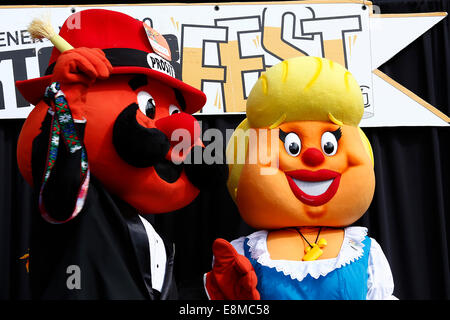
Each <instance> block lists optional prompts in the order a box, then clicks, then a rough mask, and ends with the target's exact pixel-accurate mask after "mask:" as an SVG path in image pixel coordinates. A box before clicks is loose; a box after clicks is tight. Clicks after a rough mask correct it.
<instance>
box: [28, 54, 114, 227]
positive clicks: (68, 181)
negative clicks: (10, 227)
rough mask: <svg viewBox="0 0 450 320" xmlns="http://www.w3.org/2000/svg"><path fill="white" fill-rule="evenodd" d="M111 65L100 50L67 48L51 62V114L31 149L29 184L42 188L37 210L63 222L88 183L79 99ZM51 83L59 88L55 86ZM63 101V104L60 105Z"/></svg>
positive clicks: (74, 212)
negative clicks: (30, 181) (54, 62)
mask: <svg viewBox="0 0 450 320" xmlns="http://www.w3.org/2000/svg"><path fill="white" fill-rule="evenodd" d="M111 70H112V67H111V64H110V63H109V61H108V60H106V58H105V57H104V54H103V52H102V51H101V50H99V49H88V48H77V49H72V50H68V51H65V52H63V53H62V54H61V55H60V56H59V58H58V60H57V62H56V64H55V68H54V71H53V76H52V83H53V85H52V86H51V87H52V89H53V90H50V89H48V90H47V99H46V100H47V103H48V104H49V106H50V108H49V113H48V114H47V115H46V117H45V119H44V121H43V122H42V126H41V133H40V134H39V135H38V136H37V137H36V138H35V140H34V141H33V149H32V163H33V164H32V166H33V168H32V170H33V180H34V181H33V183H34V185H35V186H36V187H37V188H39V191H40V192H39V209H40V211H41V214H42V216H43V217H44V219H46V220H47V221H49V222H52V223H62V222H66V221H68V220H70V219H72V218H74V217H75V216H76V215H77V214H78V212H79V211H80V210H81V208H82V207H83V204H84V200H85V197H86V193H87V186H88V184H89V170H88V168H87V154H86V150H85V148H84V144H83V137H84V128H85V124H86V120H85V118H84V112H83V104H84V101H85V97H86V93H87V89H88V88H89V86H90V85H91V84H92V83H93V82H94V81H95V79H97V78H101V79H104V78H106V77H108V76H109V73H110V71H111ZM54 83H58V84H59V86H60V88H59V89H61V90H57V89H55V88H56V86H55V84H54ZM64 103H67V106H65V107H62V108H59V109H58V107H57V106H60V107H61V106H63V105H64ZM57 110H59V111H57ZM61 110H62V111H61ZM55 131H56V132H58V134H55V133H54V132H55Z"/></svg>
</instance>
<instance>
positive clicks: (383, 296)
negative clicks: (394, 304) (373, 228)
mask: <svg viewBox="0 0 450 320" xmlns="http://www.w3.org/2000/svg"><path fill="white" fill-rule="evenodd" d="M371 240H372V241H371V247H370V255H369V266H368V270H367V272H368V275H369V277H368V280H367V288H368V290H367V296H366V298H367V300H397V298H396V297H395V296H394V295H393V292H394V279H393V277H392V272H391V268H390V266H389V262H388V261H387V259H386V256H385V255H384V253H383V250H382V249H381V247H380V245H379V244H378V242H377V241H376V240H375V239H371Z"/></svg>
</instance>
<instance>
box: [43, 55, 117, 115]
mask: <svg viewBox="0 0 450 320" xmlns="http://www.w3.org/2000/svg"><path fill="white" fill-rule="evenodd" d="M111 71H112V66H111V63H110V62H109V61H108V59H106V57H105V54H104V53H103V51H102V50H100V49H98V48H83V47H82V48H75V49H71V50H67V51H64V52H63V53H61V55H60V56H59V57H58V59H57V60H56V64H55V68H54V69H53V75H52V82H54V81H58V82H59V83H60V85H61V90H62V91H63V92H64V94H65V96H66V99H67V102H68V103H69V107H70V110H71V111H72V115H73V117H74V119H78V120H83V119H84V112H83V109H84V107H83V106H84V103H85V102H86V93H87V90H88V88H89V86H90V85H92V84H93V83H94V82H95V80H97V79H107V78H108V77H109V75H110V73H111Z"/></svg>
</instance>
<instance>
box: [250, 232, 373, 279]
mask: <svg viewBox="0 0 450 320" xmlns="http://www.w3.org/2000/svg"><path fill="white" fill-rule="evenodd" d="M267 234H268V231H267V230H260V231H256V232H254V233H252V234H250V235H249V236H247V238H248V242H247V243H248V246H249V252H250V256H251V257H252V258H253V259H255V260H256V261H258V262H259V263H260V264H262V265H264V266H267V267H269V268H275V269H276V270H277V271H278V272H283V274H284V275H286V276H290V277H291V278H292V279H297V280H298V281H302V280H303V279H304V278H305V277H306V276H307V275H308V274H309V275H311V277H313V278H314V279H317V278H319V277H320V276H326V275H327V274H328V273H330V272H331V271H333V270H335V269H339V268H340V267H342V266H345V265H347V264H350V263H351V262H354V261H356V260H358V259H359V258H361V257H362V256H363V254H364V251H363V247H364V244H363V243H362V242H363V240H364V238H365V236H366V235H367V228H364V227H347V228H345V229H344V240H343V242H342V246H341V250H340V251H339V255H338V256H337V257H336V258H332V259H323V260H315V261H292V260H272V259H271V258H270V254H269V250H268V249H267Z"/></svg>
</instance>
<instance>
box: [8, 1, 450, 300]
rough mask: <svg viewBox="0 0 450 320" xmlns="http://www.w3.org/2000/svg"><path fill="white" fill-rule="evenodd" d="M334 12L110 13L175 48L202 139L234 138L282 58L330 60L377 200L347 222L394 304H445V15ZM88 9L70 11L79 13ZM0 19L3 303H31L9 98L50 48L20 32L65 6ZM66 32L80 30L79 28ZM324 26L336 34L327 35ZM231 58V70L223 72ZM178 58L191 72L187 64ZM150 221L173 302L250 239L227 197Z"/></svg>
mask: <svg viewBox="0 0 450 320" xmlns="http://www.w3.org/2000/svg"><path fill="white" fill-rule="evenodd" d="M338 2H339V1H330V3H327V4H323V3H320V4H319V3H317V2H312V1H311V2H306V1H304V2H289V3H279V2H276V3H275V2H273V3H250V4H245V5H239V6H234V7H233V4H229V5H221V4H219V6H218V7H216V4H213V3H210V4H202V5H192V6H191V5H183V6H181V7H180V8H179V9H177V10H175V9H174V8H175V7H172V6H166V5H162V4H159V5H152V6H135V7H128V6H123V7H111V8H112V9H115V10H120V11H123V12H125V13H128V14H131V15H133V16H135V17H136V18H137V19H140V20H142V21H145V22H147V23H149V24H150V25H153V27H155V28H156V29H157V30H160V32H161V33H163V34H164V35H165V37H166V39H167V40H168V41H169V43H171V46H172V48H173V49H174V50H173V56H172V60H174V62H176V63H179V66H178V69H177V70H178V71H177V72H178V73H177V75H178V76H179V77H181V78H182V79H183V80H184V81H186V82H189V83H191V84H193V85H196V86H201V88H202V89H203V90H205V91H206V92H207V94H208V103H207V106H206V107H205V108H204V110H203V113H204V114H199V115H197V116H196V117H197V118H198V119H199V120H201V121H202V124H203V125H202V129H203V130H206V129H208V128H210V127H214V128H219V129H220V130H222V131H223V132H225V130H226V129H230V128H231V129H233V128H235V127H236V126H237V124H238V123H239V122H240V121H241V120H242V119H243V117H244V116H243V115H242V114H239V113H236V112H238V111H242V109H241V110H239V108H242V103H243V102H242V100H245V94H247V93H248V90H249V84H250V83H251V81H254V80H255V79H256V77H257V74H259V72H261V71H263V70H264V69H265V68H267V67H268V66H270V65H272V64H274V63H276V62H277V61H279V59H283V58H287V57H290V56H293V55H295V54H300V55H301V54H316V55H320V56H326V57H329V58H333V57H334V59H338V60H339V59H340V60H339V61H341V62H343V63H344V64H345V65H346V66H347V67H349V68H350V70H351V71H352V72H354V73H355V75H356V76H357V79H358V81H362V82H361V84H362V85H364V86H367V88H365V87H362V88H361V89H362V90H363V93H364V94H365V97H366V101H365V102H366V115H365V119H364V120H363V124H365V126H366V128H365V132H366V133H367V135H368V137H369V139H370V141H371V143H372V146H373V149H374V156H375V174H376V179H377V184H376V190H375V196H374V201H373V203H372V205H371V206H370V208H369V210H368V212H367V213H366V215H364V216H363V218H362V219H361V220H360V221H358V222H357V223H356V224H357V225H363V226H367V227H368V228H369V235H370V236H372V237H374V238H376V239H377V240H378V242H380V244H381V246H382V248H383V250H384V252H385V254H386V256H387V258H388V260H389V262H390V264H391V268H392V271H393V275H394V281H395V291H394V294H395V295H396V296H397V297H399V298H400V299H448V298H450V271H449V270H450V266H449V250H448V248H449V237H448V234H449V232H450V228H449V219H448V215H449V213H450V197H449V194H450V185H449V183H450V167H449V163H450V151H449V144H450V128H449V127H448V117H447V115H449V114H450V107H449V106H450V79H449V77H450V44H449V39H450V36H449V35H450V25H449V22H448V19H447V18H445V15H444V14H442V13H440V12H448V11H449V9H450V8H449V2H448V1H445V0H429V1H426V2H425V1H419V0H408V1H407V0H404V1H394V0H379V1H374V2H373V3H374V4H375V5H376V6H377V7H374V8H370V7H369V6H366V9H364V8H363V4H362V3H354V2H352V1H345V2H346V3H344V4H342V3H341V4H338ZM342 2H344V1H342ZM366 4H368V2H366ZM368 7H369V8H368ZM86 8H87V7H74V9H75V12H77V11H79V10H83V9H86ZM104 8H110V7H104ZM237 8H238V9H237ZM330 8H333V9H330ZM372 9H375V10H376V12H372ZM0 10H1V11H0V13H1V19H0V52H1V53H0V55H1V62H0V69H1V71H0V81H1V85H2V87H1V90H0V92H1V93H2V95H1V96H0V117H2V118H4V119H2V120H0V155H1V156H0V179H1V183H0V212H1V213H0V298H2V299H26V298H29V297H30V292H29V288H28V278H27V277H28V274H27V253H28V247H29V234H30V230H31V228H32V226H31V225H30V216H31V215H32V214H38V213H37V212H36V211H34V208H32V206H31V203H32V200H31V190H30V188H29V187H28V186H27V185H26V183H25V182H24V180H23V178H22V177H21V176H20V174H19V172H18V169H17V164H16V155H15V152H16V144H17V137H18V135H19V132H20V128H21V126H22V124H23V119H17V118H23V117H25V116H26V114H27V113H28V112H29V110H30V109H31V106H28V105H27V104H26V103H24V102H23V100H22V101H21V98H20V96H18V95H16V91H15V88H14V86H13V78H14V79H15V80H18V79H25V78H32V77H36V76H39V75H40V74H41V73H42V72H43V70H45V68H46V63H47V62H46V59H48V58H44V57H48V55H49V50H50V49H49V44H48V43H46V42H45V41H44V42H42V43H40V42H39V43H32V42H31V40H30V38H29V37H27V33H26V31H24V30H25V27H26V25H27V23H28V22H29V20H30V19H31V18H32V17H34V16H39V15H41V14H42V13H43V12H44V13H45V12H50V13H51V15H52V20H53V22H54V25H55V28H57V27H58V26H59V25H61V23H62V22H63V20H64V19H65V18H66V17H67V16H68V15H69V14H71V12H72V8H71V7H50V8H23V9H12V8H5V7H2V8H1V9H0ZM4 10H7V11H4ZM4 12H8V14H4ZM154 12H158V14H154ZM10 13H11V15H10ZM13 13H14V14H13ZM150 13H152V14H150ZM417 13H419V14H417ZM405 14H407V15H405ZM186 17H188V18H186ZM337 22H342V23H343V22H345V24H346V25H345V26H344V24H336V23H337ZM73 23H74V27H76V25H77V20H76V19H74V21H73ZM79 23H82V21H79ZM333 23H334V24H333ZM331 25H333V26H334V28H335V29H336V30H339V32H340V33H339V32H338V33H331V32H328V31H325V30H331V29H327V28H330V27H329V26H331ZM433 25H434V26H433ZM386 26H387V28H386ZM428 29H429V31H427V30H428ZM336 30H335V31H336ZM350 30H351V31H350ZM386 30H387V32H386ZM416 38H417V39H416ZM200 39H202V40H201V41H200ZM414 39H416V40H414ZM269 40H270V41H269ZM333 40H334V42H333ZM8 41H9V44H8ZM409 43H410V44H409ZM187 44H188V45H187ZM307 44H308V45H307ZM374 44H377V45H376V46H375V48H374ZM177 48H178V50H177ZM200 48H202V49H201V50H200ZM368 48H369V49H368ZM365 50H370V51H368V52H367V51H365ZM237 52H238V53H239V55H238V57H239V59H238V60H236V61H237V62H232V61H230V57H232V56H234V57H237ZM339 52H340V54H338V53H339ZM365 52H366V53H365ZM364 55H366V56H364ZM41 56H42V58H41ZM188 57H191V59H194V57H195V61H189V62H186V60H185V59H187V58H188ZM199 57H202V59H201V60H200V61H201V64H200V62H199V60H197V59H198V58H199ZM356 57H359V58H358V59H357V58H356ZM246 59H247V60H246ZM364 61H365V62H364ZM191 63H198V66H197V69H195V70H190V69H189V68H191V67H190V66H189V64H191ZM356 66H359V67H356ZM230 67H231V68H230ZM186 70H188V71H186ZM247 71H248V72H247ZM236 74H240V75H241V76H240V78H239V79H238V80H239V81H233V80H231V82H230V83H229V82H228V81H229V80H230V79H232V77H236ZM221 77H222V78H221ZM230 77H231V78H230ZM236 79H237V78H236ZM207 80H209V81H207ZM235 82H237V84H236V85H237V88H241V89H239V90H240V91H239V90H238V89H235V87H234V84H235ZM231 83H233V87H232V88H233V89H230V84H231ZM379 88H381V89H379ZM236 90H238V91H236ZM379 90H381V91H379ZM378 92H384V94H379V93H378ZM419 97H420V98H419ZM229 99H232V100H229ZM239 101H241V102H240V103H239ZM380 101H384V102H383V103H381V102H380ZM2 102H3V103H2ZM238 106H240V107H238ZM406 106H408V107H407V109H402V108H403V107H406ZM433 106H434V107H433ZM233 108H235V109H233ZM236 108H237V109H236ZM383 109H384V111H383ZM235 111H236V112H235ZM397 111H399V112H397ZM416 111H417V112H416ZM223 112H226V114H221V115H217V113H223ZM208 113H209V114H208ZM212 113H213V114H212ZM370 113H372V115H371V114H370ZM376 119H380V122H377V121H378V120H377V121H375V120H376ZM380 125H383V126H389V127H379V126H380ZM416 125H423V126H416ZM154 223H155V225H156V228H157V229H158V230H159V231H161V232H163V233H164V234H167V235H169V236H170V238H171V239H172V240H173V241H174V242H175V245H176V252H177V258H176V265H175V268H176V269H175V271H176V279H177V282H178V285H179V287H180V293H181V295H182V297H183V298H200V297H204V295H203V294H202V276H203V273H204V272H207V271H209V270H210V268H211V258H212V253H211V245H212V242H213V241H214V239H216V238H217V237H223V238H225V239H227V240H229V241H231V240H233V239H235V238H237V237H239V236H241V235H246V234H248V233H249V232H251V231H252V230H251V228H250V227H248V226H247V225H245V223H243V222H242V220H241V218H240V216H239V214H238V212H237V209H236V207H235V205H234V204H233V202H232V201H231V199H230V197H229V195H228V193H227V190H226V188H225V186H217V188H215V189H213V190H208V191H207V192H204V193H202V194H200V196H199V197H198V198H197V199H196V200H195V201H194V202H193V203H192V204H191V205H189V206H188V207H186V208H184V209H182V210H179V211H178V212H174V213H170V214H166V215H160V216H157V217H155V218H154ZM55 241H58V239H55Z"/></svg>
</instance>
